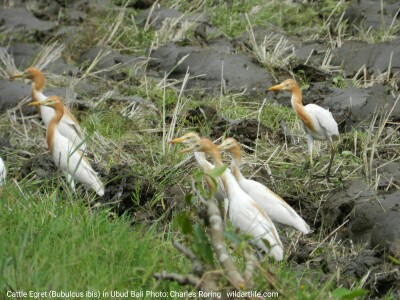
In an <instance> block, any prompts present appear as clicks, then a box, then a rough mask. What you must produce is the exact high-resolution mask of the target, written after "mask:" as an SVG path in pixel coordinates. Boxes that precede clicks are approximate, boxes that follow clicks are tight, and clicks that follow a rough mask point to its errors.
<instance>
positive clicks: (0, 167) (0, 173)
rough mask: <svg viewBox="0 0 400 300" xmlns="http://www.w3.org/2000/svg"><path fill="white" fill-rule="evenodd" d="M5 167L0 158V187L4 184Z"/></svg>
mask: <svg viewBox="0 0 400 300" xmlns="http://www.w3.org/2000/svg"><path fill="white" fill-rule="evenodd" d="M6 175H7V171H6V166H5V164H4V161H3V159H2V158H1V157H0V186H2V185H3V184H5V183H6Z"/></svg>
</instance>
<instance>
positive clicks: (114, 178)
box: [99, 164, 155, 215]
mask: <svg viewBox="0 0 400 300" xmlns="http://www.w3.org/2000/svg"><path fill="white" fill-rule="evenodd" d="M104 182H108V183H107V185H106V191H105V194H104V196H103V197H101V198H100V199H99V201H100V202H101V203H103V204H106V203H109V204H110V206H112V207H114V209H115V211H116V212H117V213H118V215H122V214H124V213H130V214H133V213H134V212H135V211H136V210H138V209H139V208H140V207H142V206H144V205H145V204H148V203H147V202H148V201H150V200H151V199H153V197H154V195H155V188H154V187H153V186H152V184H151V182H150V181H149V180H148V179H146V178H145V177H143V176H141V175H138V174H136V173H134V172H133V171H132V170H131V169H130V167H129V166H127V165H125V164H124V165H114V166H112V167H111V169H110V172H109V174H108V176H107V179H105V180H104Z"/></svg>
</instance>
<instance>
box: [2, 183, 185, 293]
mask: <svg viewBox="0 0 400 300" xmlns="http://www.w3.org/2000/svg"><path fill="white" fill-rule="evenodd" d="M22 188H23V189H24V190H25V191H29V188H28V187H26V186H22ZM28 193H29V192H28ZM61 198H62V194H61V192H59V191H58V190H57V189H56V190H53V191H49V194H43V195H41V196H40V197H38V195H37V194H36V195H35V196H26V197H24V196H22V195H21V194H20V193H19V191H18V190H17V189H16V187H15V186H13V185H8V186H6V187H5V189H4V190H3V191H2V201H1V202H0V213H1V215H2V218H1V220H0V228H1V230H0V256H1V258H0V270H1V275H0V295H2V296H3V297H4V296H5V294H6V291H8V290H12V291H20V290H24V291H30V290H32V291H49V290H55V291H87V290H94V291H103V290H105V291H112V290H118V291H125V290H135V289H136V290H137V289H138V288H139V287H140V288H141V289H143V290H146V289H149V290H154V291H157V290H163V291H168V290H169V289H174V290H179V287H177V286H176V285H174V284H170V283H165V282H162V283H160V284H159V283H157V282H156V281H155V280H154V279H153V278H152V274H153V272H158V271H161V270H160V269H161V268H168V269H169V270H185V269H186V268H187V265H186V263H185V261H184V260H183V259H182V257H181V256H180V255H178V254H177V253H176V252H175V250H173V248H172V246H171V243H170V241H171V238H172V237H173V235H174V234H173V232H171V231H170V230H169V229H168V227H166V230H165V231H164V232H163V231H161V232H160V231H159V229H157V224H154V225H153V226H145V225H140V224H136V225H133V226H132V225H130V220H129V218H128V217H122V218H112V215H111V214H110V212H108V211H107V210H101V209H100V210H90V209H88V206H87V205H86V204H85V203H83V202H82V201H81V200H80V199H79V198H80V197H79V196H76V197H67V199H61Z"/></svg>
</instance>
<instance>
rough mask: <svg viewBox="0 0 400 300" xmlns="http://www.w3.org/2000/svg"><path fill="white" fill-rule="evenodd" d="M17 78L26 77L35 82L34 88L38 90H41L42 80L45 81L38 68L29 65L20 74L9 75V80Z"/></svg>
mask: <svg viewBox="0 0 400 300" xmlns="http://www.w3.org/2000/svg"><path fill="white" fill-rule="evenodd" d="M17 78H26V79H29V80H31V81H32V82H34V83H35V89H36V90H38V91H41V90H42V89H43V87H44V81H45V80H44V75H43V73H42V72H40V71H39V69H37V68H35V67H30V68H28V69H26V70H25V71H24V72H22V73H20V74H16V75H13V76H10V79H11V80H14V79H17Z"/></svg>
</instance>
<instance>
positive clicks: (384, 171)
mask: <svg viewBox="0 0 400 300" xmlns="http://www.w3.org/2000/svg"><path fill="white" fill-rule="evenodd" d="M372 173H373V174H377V176H379V180H378V183H377V187H378V189H379V190H383V191H386V190H387V189H388V188H390V187H392V188H393V187H395V186H396V185H397V186H400V163H398V162H395V161H387V160H379V159H375V160H374V161H373V162H372ZM393 185H395V186H393Z"/></svg>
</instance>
